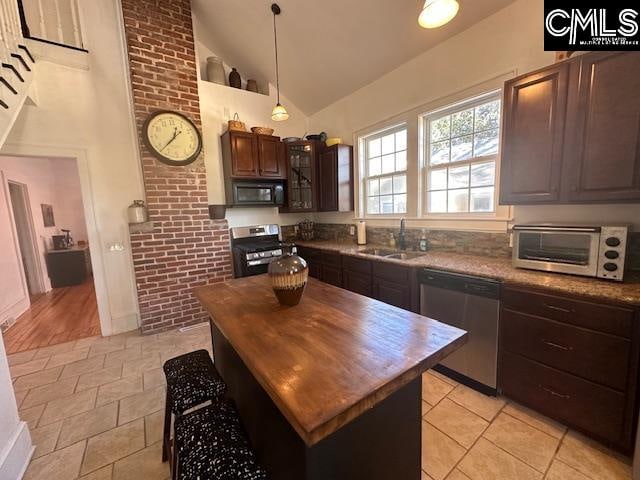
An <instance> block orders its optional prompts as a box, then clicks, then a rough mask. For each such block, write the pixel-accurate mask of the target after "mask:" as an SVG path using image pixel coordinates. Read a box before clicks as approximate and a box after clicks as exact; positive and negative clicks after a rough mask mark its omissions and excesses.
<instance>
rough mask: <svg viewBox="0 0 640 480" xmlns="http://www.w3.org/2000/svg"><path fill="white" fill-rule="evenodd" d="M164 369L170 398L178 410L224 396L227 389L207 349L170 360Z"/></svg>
mask: <svg viewBox="0 0 640 480" xmlns="http://www.w3.org/2000/svg"><path fill="white" fill-rule="evenodd" d="M163 369H164V374H165V376H166V377H167V401H168V405H169V408H170V409H171V411H172V412H173V413H174V414H182V413H184V412H185V411H186V410H189V409H190V408H193V407H195V406H197V405H200V404H201V403H204V402H206V401H207V400H216V399H219V398H222V396H223V395H224V393H225V391H226V389H227V386H226V385H225V383H224V381H223V380H222V378H220V375H218V372H217V371H216V369H215V367H214V366H213V362H212V361H211V357H210V356H209V352H207V351H206V350H196V351H195V352H190V353H187V354H184V355H180V356H179V357H175V358H172V359H170V360H167V361H166V362H165V363H164V367H163Z"/></svg>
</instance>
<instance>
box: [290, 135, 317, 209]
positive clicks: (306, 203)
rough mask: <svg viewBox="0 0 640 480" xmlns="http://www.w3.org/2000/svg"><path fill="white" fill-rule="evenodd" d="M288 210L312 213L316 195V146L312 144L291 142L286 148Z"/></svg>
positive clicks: (315, 203)
mask: <svg viewBox="0 0 640 480" xmlns="http://www.w3.org/2000/svg"><path fill="white" fill-rule="evenodd" d="M286 158H287V186H288V187H287V188H288V190H287V193H288V204H289V205H288V210H289V211H291V212H314V211H316V209H317V195H316V190H317V186H316V173H317V172H316V167H317V158H316V146H315V144H314V142H308V141H300V142H292V143H289V144H287V146H286Z"/></svg>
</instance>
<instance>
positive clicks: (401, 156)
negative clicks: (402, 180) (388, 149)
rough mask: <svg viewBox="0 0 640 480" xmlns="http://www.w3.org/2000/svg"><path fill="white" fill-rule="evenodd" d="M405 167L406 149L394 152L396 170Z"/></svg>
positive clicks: (400, 170) (404, 168)
mask: <svg viewBox="0 0 640 480" xmlns="http://www.w3.org/2000/svg"><path fill="white" fill-rule="evenodd" d="M406 169H407V151H406V150H404V151H402V152H398V153H396V172H402V171H403V170H406Z"/></svg>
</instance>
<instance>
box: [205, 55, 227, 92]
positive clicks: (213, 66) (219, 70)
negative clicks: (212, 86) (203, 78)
mask: <svg viewBox="0 0 640 480" xmlns="http://www.w3.org/2000/svg"><path fill="white" fill-rule="evenodd" d="M207 80H209V81H210V82H214V83H218V84H220V85H226V84H227V75H226V74H225V72H224V65H223V64H222V60H220V59H219V58H218V57H209V58H207Z"/></svg>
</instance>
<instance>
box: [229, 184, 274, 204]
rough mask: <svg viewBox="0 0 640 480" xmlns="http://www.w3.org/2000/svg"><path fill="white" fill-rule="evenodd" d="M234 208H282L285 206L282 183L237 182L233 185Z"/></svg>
mask: <svg viewBox="0 0 640 480" xmlns="http://www.w3.org/2000/svg"><path fill="white" fill-rule="evenodd" d="M232 192H233V206H236V207H239V206H247V207H248V206H254V207H256V206H275V207H277V206H280V205H284V184H283V183H282V182H249V181H235V182H233V184H232Z"/></svg>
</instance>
